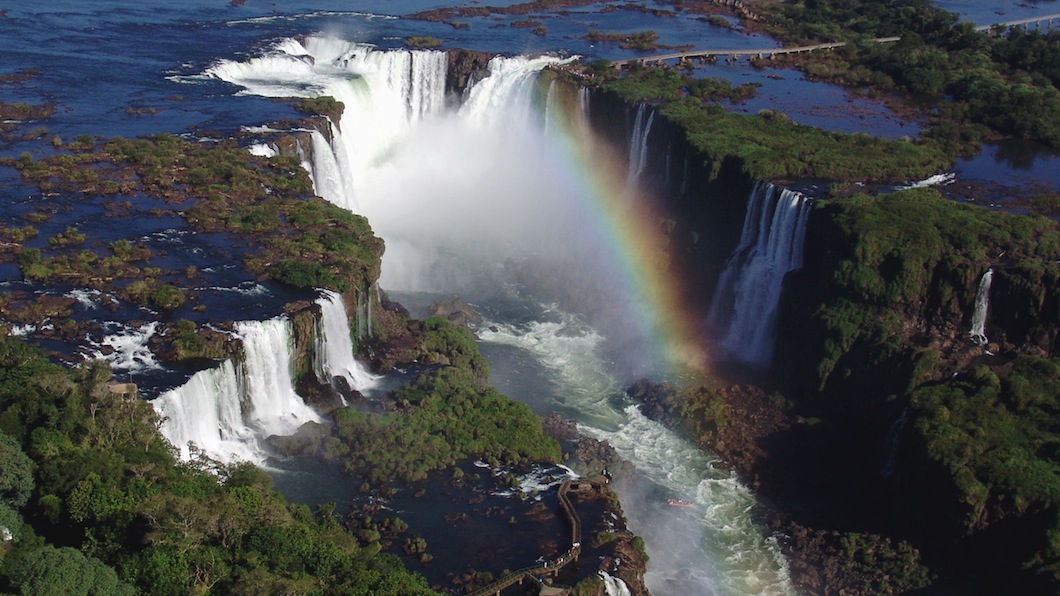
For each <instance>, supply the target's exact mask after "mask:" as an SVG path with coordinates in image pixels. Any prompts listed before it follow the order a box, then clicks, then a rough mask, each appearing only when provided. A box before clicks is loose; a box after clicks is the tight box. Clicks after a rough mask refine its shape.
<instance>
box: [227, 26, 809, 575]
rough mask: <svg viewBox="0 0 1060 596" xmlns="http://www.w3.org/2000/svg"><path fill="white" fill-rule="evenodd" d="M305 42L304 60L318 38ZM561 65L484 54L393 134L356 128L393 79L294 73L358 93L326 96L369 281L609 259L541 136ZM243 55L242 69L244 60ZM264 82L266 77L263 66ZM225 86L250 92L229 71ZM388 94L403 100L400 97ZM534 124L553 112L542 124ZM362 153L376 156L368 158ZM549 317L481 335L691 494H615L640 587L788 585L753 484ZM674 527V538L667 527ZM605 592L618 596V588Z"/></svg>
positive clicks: (587, 342)
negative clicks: (542, 79)
mask: <svg viewBox="0 0 1060 596" xmlns="http://www.w3.org/2000/svg"><path fill="white" fill-rule="evenodd" d="M282 45H283V44H281V46H282ZM305 47H306V48H308V49H306V50H305V52H306V53H307V54H308V53H310V50H311V49H312V48H313V47H314V42H311V41H310V42H307V43H306V46H305ZM314 51H315V50H314ZM328 53H329V54H340V53H339V52H334V51H332V52H328ZM399 53H400V52H399ZM380 58H381V57H380ZM312 62H313V63H314V64H317V65H321V64H325V63H327V60H325V59H324V58H323V56H322V55H315V60H314V61H312ZM563 62H564V60H562V59H559V58H554V57H548V56H543V57H537V58H527V57H513V58H504V57H497V58H494V59H493V60H492V61H491V62H490V65H489V73H488V75H487V76H486V77H485V78H483V79H482V80H480V81H478V82H476V83H475V84H474V85H473V86H472V87H470V88H469V90H467V92H466V94H465V103H464V105H463V106H461V107H460V108H459V110H456V111H449V112H446V113H438V114H437V115H436V117H430V115H431V114H433V113H434V112H430V111H427V112H422V113H421V114H422V116H421V117H420V119H419V121H418V122H417V124H416V125H415V126H412V122H413V118H412V116H410V112H409V111H408V110H404V109H403V110H401V112H402V114H403V115H402V117H403V118H405V120H404V124H403V125H402V127H393V128H394V129H395V130H396V129H397V128H401V130H402V131H404V132H403V133H402V134H396V133H395V134H391V135H389V136H387V135H381V134H377V133H376V132H373V131H372V130H367V131H365V133H364V134H361V128H360V127H359V125H357V124H355V123H358V122H364V121H365V120H371V119H374V118H380V119H382V120H386V119H388V118H390V117H391V116H390V115H389V114H388V113H386V112H385V109H386V108H385V107H377V106H376V104H375V103H373V102H374V101H375V100H376V96H377V95H378V97H391V98H394V97H399V96H401V94H402V93H405V92H406V91H405V90H404V89H403V88H401V89H399V88H398V87H400V85H398V84H397V83H395V82H394V80H391V79H388V78H387V77H384V76H375V77H373V76H370V75H368V74H365V75H360V74H353V75H350V73H351V72H352V68H353V64H354V62H352V61H351V62H344V61H342V60H339V61H338V62H336V64H337V66H335V67H334V68H332V67H326V68H318V69H316V70H313V72H312V74H307V75H303V76H305V77H306V81H305V82H303V86H302V87H299V92H304V90H305V85H308V84H310V83H312V84H314V85H316V87H317V89H318V91H317V94H325V93H327V90H328V89H332V88H333V87H334V85H335V84H336V83H335V82H334V80H333V79H334V78H336V77H338V78H340V79H342V77H347V78H348V79H349V80H347V79H342V80H343V84H345V85H346V86H347V87H356V91H357V94H360V95H356V97H355V98H354V99H355V101H347V100H346V99H345V98H343V97H340V96H338V95H336V97H337V98H338V99H340V100H342V101H343V102H344V104H345V105H346V108H345V111H344V113H343V116H342V120H341V122H340V123H339V127H338V128H340V129H341V130H342V131H343V132H344V133H345V135H344V136H343V141H342V142H343V143H344V144H345V149H346V151H345V153H346V156H347V160H348V161H347V162H346V164H343V163H341V162H340V163H339V167H344V165H345V167H348V169H349V171H350V172H351V174H350V176H351V177H352V178H354V179H355V182H356V184H355V187H354V188H353V190H352V192H354V193H355V194H357V200H356V202H355V203H353V202H347V203H345V204H347V205H353V204H356V206H357V208H358V209H359V211H358V212H359V213H361V214H362V215H365V216H366V217H367V218H368V219H369V221H370V222H371V223H372V227H373V229H374V230H375V231H376V232H377V233H378V234H379V235H380V236H381V237H382V238H384V239H385V241H386V243H387V251H386V254H385V255H384V260H383V277H382V279H381V280H380V282H379V283H380V285H382V286H384V287H386V288H387V289H388V290H390V291H423V290H428V291H430V290H433V291H441V292H445V293H446V294H449V295H452V293H454V292H460V291H461V289H460V288H461V287H462V286H460V283H461V279H459V278H458V277H457V275H458V274H459V273H460V271H456V270H462V272H463V273H464V274H468V272H469V271H470V270H472V269H473V264H476V263H477V261H476V260H475V259H476V258H483V257H485V258H487V259H489V260H490V262H491V263H497V262H503V261H504V259H505V258H506V257H508V256H513V257H516V258H518V257H522V256H525V255H529V254H533V255H535V256H541V255H542V254H544V256H546V257H554V256H555V255H553V254H551V253H562V254H560V256H562V257H565V258H570V255H571V254H572V253H573V254H575V255H577V256H578V257H579V258H580V257H581V256H582V254H583V252H582V251H583V250H584V251H585V252H586V253H588V254H591V251H592V250H597V251H598V252H606V251H605V250H604V249H602V248H600V246H599V244H591V245H590V246H589V247H588V249H586V247H584V246H582V245H579V244H577V243H578V242H585V243H587V244H588V243H592V242H594V240H593V239H592V238H591V234H590V233H588V231H587V230H586V229H585V228H584V225H585V223H584V220H579V219H577V218H576V217H574V215H575V213H572V208H573V207H574V206H579V205H582V204H584V202H585V197H584V196H583V195H582V194H580V193H584V192H585V189H583V188H579V187H577V184H576V183H573V182H572V181H571V179H570V178H569V177H567V176H565V174H566V173H567V172H568V171H569V169H570V168H569V165H570V164H569V163H567V160H568V156H567V154H564V153H563V152H561V151H557V150H555V148H554V146H555V144H556V143H559V142H560V139H559V138H558V137H550V136H549V135H550V132H557V131H550V130H549V128H552V127H553V124H552V123H551V119H550V118H549V114H548V110H549V109H550V108H549V106H548V105H547V104H546V105H544V106H542V105H540V104H535V101H534V91H535V90H536V79H537V75H538V73H539V71H540V70H541V69H542V68H543V67H545V66H547V65H554V64H561V63H563ZM247 64H248V65H253V64H254V60H251V61H250V62H248V63H247ZM300 72H301V71H300ZM260 76H261V78H266V79H267V78H268V77H270V76H272V74H271V73H269V72H263V73H260ZM322 79H323V80H322ZM232 82H235V83H237V84H240V85H244V86H247V85H246V84H245V83H244V82H243V81H241V80H232ZM437 84H438V85H444V76H439V79H438V82H437ZM247 88H248V90H249V91H250V92H255V91H254V89H253V88H251V87H249V86H247ZM329 94H331V93H329ZM362 96H363V97H362ZM368 96H372V97H371V99H372V101H369V99H367V97H368ZM545 99H546V100H547V98H545ZM587 100H588V96H587V95H586V94H585V93H583V92H580V93H579V97H578V101H579V103H580V104H582V105H583V106H584V107H585V108H587V105H588V104H587ZM394 103H397V104H398V105H401V106H407V105H408V104H409V102H408V101H406V100H405V99H401V100H395V102H394ZM542 108H544V112H542ZM377 109H379V110H384V113H377V112H376V110H377ZM584 113H585V112H584V110H583V114H584ZM556 115H557V121H556V124H558V123H559V120H558V117H559V114H556ZM653 116H654V113H653V112H647V113H644V112H642V113H641V118H640V122H639V123H638V124H637V127H636V128H637V129H638V131H639V132H638V133H637V136H638V140H637V142H636V144H635V145H636V149H635V153H636V155H635V156H632V157H633V158H632V159H631V164H632V166H633V168H632V169H633V170H636V171H637V175H638V176H639V174H640V171H641V170H643V169H644V168H645V167H646V163H647V154H646V151H647V149H646V148H647V145H646V139H647V136H648V134H649V132H650V125H651V122H652V120H653ZM545 120H549V125H548V127H546V126H545ZM583 124H584V122H582V125H583ZM555 128H557V129H558V128H559V127H558V126H555ZM355 131H356V132H355ZM335 153H336V154H338V152H337V151H336V152H335ZM366 155H373V156H376V158H374V159H365V158H364V156H366ZM545 173H548V174H549V175H543V174H545ZM551 174H555V175H551ZM620 175H621V174H620ZM314 179H315V178H314ZM618 192H619V193H621V190H618ZM579 226H582V227H579ZM483 253H488V254H483ZM582 264H583V265H584V267H583V269H584V268H588V267H593V266H595V265H596V261H590V260H589V259H585V260H583V261H582ZM439 274H441V276H440V277H439ZM432 275H433V276H435V277H431V276H432ZM490 281H492V280H490ZM478 287H481V286H478ZM370 303H371V300H368V299H367V297H366V298H365V299H364V302H363V304H362V299H361V297H360V296H359V297H358V306H357V309H358V318H359V319H360V312H361V311H362V310H366V309H367V308H369V306H370ZM555 314H556V313H555V312H554V311H550V312H546V313H538V314H537V315H534V317H535V318H534V320H533V321H529V322H527V321H526V320H524V323H527V324H528V325H529V327H528V328H524V327H520V328H518V329H515V328H512V327H511V326H509V325H508V324H507V323H505V322H498V324H497V325H496V326H495V330H492V331H491V330H490V329H489V328H487V329H486V330H481V331H480V333H481V334H482V337H483V340H484V341H487V342H490V341H492V342H497V343H509V344H510V345H515V346H518V347H519V348H522V349H524V350H526V351H527V353H529V354H531V355H532V357H533V358H535V359H537V360H539V361H540V362H541V364H542V365H543V366H545V367H546V368H547V369H549V370H550V371H552V372H554V373H555V376H554V379H553V380H552V381H550V382H553V383H556V384H559V385H561V386H562V388H563V391H562V394H563V397H562V398H560V399H562V400H567V401H562V402H560V403H554V404H551V405H550V406H549V407H550V408H551V409H560V410H563V411H566V412H571V413H576V414H577V416H578V419H579V422H580V423H581V424H582V425H583V426H582V428H583V430H584V431H585V432H586V433H587V434H589V435H590V436H595V437H597V438H601V439H607V440H609V441H611V442H612V443H613V444H614V445H615V446H616V448H617V449H618V450H619V452H620V453H621V455H622V456H624V457H626V458H628V459H630V460H631V461H633V462H634V464H635V465H636V466H637V468H638V470H640V471H642V472H643V473H644V474H645V477H646V478H649V479H650V482H649V485H650V486H649V488H648V489H647V490H649V491H650V492H652V491H654V492H659V493H662V494H663V495H667V494H668V495H677V496H682V497H686V498H692V499H695V501H696V503H697V505H698V507H699V508H700V509H698V510H696V511H688V510H680V511H677V510H674V509H672V508H669V507H667V506H666V504H665V503H666V501H665V496H663V498H662V499H659V498H657V497H658V496H659V495H653V497H652V498H651V499H650V500H648V501H644V500H641V499H638V498H637V495H635V494H628V493H627V494H620V496H621V497H622V499H623V502H629V503H630V506H629V507H627V514H628V515H629V517H630V523H631V527H633V529H634V531H637V532H638V533H640V534H642V535H643V536H644V537H645V538H644V539H645V542H646V544H647V547H648V550H649V552H650V553H651V555H652V569H653V571H652V572H651V573H650V579H649V580H648V581H649V586H652V585H654V586H655V589H656V590H663V586H667V585H670V583H671V582H675V581H676V582H678V583H679V585H681V586H683V587H688V590H687V593H693V592H695V593H703V592H717V591H719V590H724V591H729V592H733V593H747V594H762V593H773V594H785V593H790V592H791V586H790V580H789V579H788V576H787V569H786V566H785V563H784V561H783V557H782V556H781V555H780V552H779V549H778V548H777V546H776V544H775V542H773V541H772V540H771V539H769V538H768V537H766V536H764V535H763V532H762V528H760V527H759V526H758V524H757V522H756V521H755V520H754V519H753V517H752V516H751V515H750V514H749V513H748V512H749V511H750V509H751V508H752V506H753V504H754V497H753V495H752V494H751V493H750V491H749V490H748V489H747V488H746V487H744V486H743V485H742V484H741V483H740V482H739V480H738V479H737V478H736V477H735V476H734V474H732V473H731V472H727V471H725V470H720V469H717V468H715V467H714V466H712V465H711V462H712V461H714V459H716V458H712V457H711V456H710V455H709V454H705V453H703V452H702V451H701V450H699V449H697V448H696V447H695V446H694V445H692V444H691V443H689V442H687V441H684V440H682V439H681V438H679V437H678V436H677V434H676V433H674V432H672V431H670V430H668V429H666V428H665V427H663V426H662V425H660V424H657V423H654V422H651V421H649V420H647V419H646V418H644V416H643V415H641V414H640V412H639V410H638V409H637V408H636V407H632V406H630V405H629V403H628V401H625V400H624V398H622V397H621V390H620V385H619V384H620V381H619V380H618V379H616V378H614V377H612V376H610V374H609V373H608V372H607V371H608V370H610V368H609V365H608V364H607V362H608V361H607V360H605V359H604V356H603V355H602V351H603V349H602V347H601V345H600V344H601V342H602V336H601V335H599V334H597V333H596V332H595V331H593V330H591V329H589V328H588V327H587V326H585V325H584V324H579V325H573V326H572V325H571V324H569V322H562V323H558V324H557V323H555V322H552V323H549V322H547V321H549V320H551V319H550V317H554V316H555ZM574 329H576V331H573V332H572V330H574ZM550 330H551V331H550ZM358 333H360V331H359V330H358ZM554 342H559V343H560V345H561V346H568V347H571V350H573V351H574V352H575V353H576V354H577V355H578V356H575V355H572V354H570V353H568V351H567V350H565V349H559V348H557V349H550V348H549V347H548V346H551V345H553V343H554ZM557 359H558V360H557ZM534 393H535V394H538V393H539V392H537V391H535V392H534ZM524 401H525V400H524ZM627 499H629V500H628V501H627ZM662 522H665V523H662ZM675 525H676V526H678V527H680V528H681V529H682V531H680V532H676V531H674V526H675ZM613 588H614V589H620V588H619V587H618V586H617V584H616V585H615V586H613ZM663 591H665V590H663Z"/></svg>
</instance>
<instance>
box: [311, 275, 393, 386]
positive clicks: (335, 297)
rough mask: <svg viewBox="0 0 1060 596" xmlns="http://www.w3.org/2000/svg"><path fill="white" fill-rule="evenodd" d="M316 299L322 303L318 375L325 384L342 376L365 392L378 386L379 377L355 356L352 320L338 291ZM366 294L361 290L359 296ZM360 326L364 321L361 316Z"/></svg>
mask: <svg viewBox="0 0 1060 596" xmlns="http://www.w3.org/2000/svg"><path fill="white" fill-rule="evenodd" d="M322 293H323V296H321V297H320V298H319V299H317V304H318V305H320V320H319V321H317V330H316V360H315V362H316V374H317V378H318V379H319V380H320V381H321V382H322V383H329V384H330V383H332V382H333V381H332V380H333V379H334V378H335V377H341V378H343V379H345V380H346V383H347V384H348V385H349V387H350V388H351V389H355V390H357V391H364V390H366V389H370V388H372V387H373V386H375V384H376V381H377V380H378V378H377V377H375V376H374V375H372V374H371V373H370V372H368V370H367V369H366V368H365V367H364V365H363V364H361V363H360V362H358V361H357V359H356V358H354V356H353V341H352V340H351V339H350V323H349V319H348V318H347V316H346V306H345V305H344V304H343V302H342V295H341V294H339V293H338V292H332V291H330V290H324V291H323V292H322ZM361 294H364V292H361V293H359V294H358V296H360V295H361ZM357 326H358V328H360V326H361V322H360V320H359V317H358V321H357Z"/></svg>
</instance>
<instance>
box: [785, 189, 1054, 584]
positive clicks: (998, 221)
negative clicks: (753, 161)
mask: <svg viewBox="0 0 1060 596" xmlns="http://www.w3.org/2000/svg"><path fill="white" fill-rule="evenodd" d="M807 237H808V238H814V239H815V240H814V241H813V242H811V243H810V244H809V245H808V246H807V249H808V250H809V251H810V252H809V253H807V261H806V262H807V265H806V267H805V268H804V269H803V270H802V271H800V272H798V273H796V274H794V275H793V276H792V278H791V280H790V281H791V285H790V293H789V294H788V301H787V303H786V306H785V307H784V308H785V309H786V313H784V314H782V315H781V321H782V323H781V328H780V334H779V336H778V341H779V343H780V345H781V346H792V345H797V346H798V349H795V350H789V349H785V348H783V347H782V348H781V349H785V352H784V354H785V357H784V358H782V359H778V360H777V361H776V364H775V368H776V370H775V371H774V374H775V378H777V379H783V385H784V388H785V390H786V391H789V392H790V393H789V395H790V396H792V398H793V401H794V402H795V408H796V410H797V411H798V412H799V413H800V414H801V415H803V416H805V417H806V418H805V419H809V418H810V417H817V418H819V419H820V420H821V422H820V423H819V424H818V425H816V426H813V427H811V426H809V425H799V427H800V428H801V430H797V431H795V432H798V433H801V435H802V436H803V437H804V439H807V438H810V437H814V438H815V439H814V440H817V441H820V442H821V444H822V445H827V446H828V447H821V450H820V452H819V453H820V455H821V456H822V459H828V460H830V461H832V464H831V465H834V466H836V471H838V470H842V469H844V468H848V467H849V466H851V465H852V462H853V461H855V459H857V458H860V459H858V461H861V459H864V458H866V457H868V458H871V457H874V456H875V457H879V455H878V454H879V449H880V445H881V444H882V443H883V441H884V437H885V436H886V434H887V432H888V429H889V422H888V421H893V420H894V418H895V417H896V416H897V414H898V410H899V409H900V407H901V404H904V403H907V402H908V404H909V410H908V420H909V422H908V423H907V428H910V429H913V430H912V431H906V434H905V435H904V436H905V437H909V436H910V434H912V435H913V437H912V438H911V439H909V438H903V439H902V440H903V441H904V443H901V445H902V446H901V449H900V451H899V453H898V454H897V455H896V457H897V460H896V461H897V468H896V470H897V471H896V478H899V480H898V481H896V482H892V483H891V484H890V485H889V486H891V487H893V488H894V490H896V491H897V493H898V494H899V495H900V496H899V497H898V499H897V503H898V504H897V505H896V506H895V510H894V511H892V515H893V518H894V519H897V520H900V522H899V525H900V526H901V530H900V532H901V533H900V534H899V535H900V536H901V537H905V538H910V539H913V540H914V541H915V543H916V544H918V546H920V548H922V549H927V548H932V549H934V552H935V553H936V556H938V555H939V554H940V553H953V552H955V553H957V555H956V556H955V557H954V559H956V560H957V562H958V563H959V564H961V565H967V566H968V567H969V568H973V567H981V566H982V565H987V564H989V565H990V568H991V570H992V572H991V578H992V579H991V580H990V581H991V582H992V583H991V584H990V588H989V589H988V590H994V589H999V588H1001V587H1005V588H1011V589H1014V590H1016V591H1020V592H1023V593H1038V592H1040V593H1051V592H1054V591H1055V587H1056V586H1057V585H1060V550H1058V547H1056V546H1055V544H1056V540H1055V536H1058V535H1060V527H1058V526H1057V520H1058V519H1060V517H1058V507H1057V505H1058V503H1060V463H1058V462H1060V460H1058V459H1057V452H1056V449H1055V445H1056V444H1057V442H1058V436H1060V434H1058V432H1060V427H1058V426H1057V422H1056V421H1057V420H1058V417H1057V407H1058V403H1057V401H1056V396H1057V395H1060V364H1058V363H1057V361H1055V360H1049V359H1046V358H1042V357H1040V356H1039V355H1043V354H1052V355H1055V349H1056V343H1055V342H1056V337H1057V329H1060V310H1057V308H1056V305H1057V304H1060V268H1057V266H1056V261H1057V259H1060V227H1058V224H1057V223H1056V222H1055V221H1053V220H1050V219H1047V218H1045V217H1042V216H1038V215H1023V216H1021V215H1012V214H1006V213H1000V212H995V211H991V210H988V209H984V208H981V207H973V206H970V205H965V204H960V203H955V202H952V201H948V200H946V199H943V198H942V197H941V196H940V195H939V193H938V192H937V191H935V190H929V189H918V190H907V191H902V192H898V193H894V194H890V195H880V196H873V197H870V196H856V197H852V198H850V199H845V200H834V201H819V202H818V203H817V205H816V207H815V212H814V216H813V217H812V218H811V219H810V223H809V228H808V229H807ZM988 268H992V269H993V271H994V284H993V287H992V291H991V314H990V325H991V326H990V331H989V335H990V339H991V341H992V342H996V343H997V344H998V346H1000V347H998V346H994V345H991V346H990V349H991V350H995V351H997V352H998V353H999V356H998V357H994V358H991V359H989V360H981V359H982V349H981V348H979V347H978V346H976V345H974V344H973V343H972V342H971V341H970V340H969V339H968V330H969V328H970V326H971V322H970V318H971V315H972V312H973V306H974V302H975V294H976V288H977V286H978V283H979V280H980V278H981V277H982V275H983V273H984V272H985V271H986V270H987V269H988ZM1028 354H1033V355H1028ZM977 362H987V363H989V366H986V365H981V364H977ZM836 450H846V451H847V452H848V453H851V454H853V453H857V454H859V455H858V456H857V458H852V457H850V456H849V455H841V454H830V453H828V452H833V453H834V452H835V451H836ZM818 461H820V460H818ZM813 465H820V463H815V464H813ZM899 476H900V477H899ZM863 538H865V539H866V540H868V539H869V537H868V536H863ZM826 542H828V544H829V545H831V546H828V548H831V549H833V550H834V551H835V553H838V555H837V556H838V559H839V560H841V559H842V558H843V557H844V556H846V555H845V554H844V553H847V554H851V556H854V557H858V558H865V557H867V556H869V555H872V554H873V553H876V554H877V555H879V554H881V553H882V554H883V555H885V558H884V559H881V560H878V561H876V562H875V563H873V565H877V564H879V565H883V566H884V567H885V568H887V566H888V565H891V564H894V565H898V566H899V567H901V568H903V569H906V571H907V572H909V573H912V572H913V571H914V568H913V567H911V566H908V565H907V563H908V562H909V561H912V559H909V558H908V557H907V556H906V554H903V552H902V551H901V550H900V549H899V550H898V551H895V552H893V553H889V551H887V552H884V551H876V550H874V551H872V552H870V553H867V551H865V548H867V547H864V545H862V546H858V544H860V543H853V542H852V543H850V544H849V545H847V546H841V542H842V541H837V540H836V539H835V537H834V536H833V537H832V538H831V539H829V540H828V541H826ZM855 542H856V541H855ZM837 545H840V546H837ZM899 546H901V545H899ZM873 548H875V547H873ZM888 553H889V554H888ZM873 556H875V555H873ZM872 560H875V559H872ZM888 561H890V562H888ZM836 565H838V567H837V568H836V572H837V573H839V574H843V573H847V572H846V571H843V568H842V567H843V566H842V565H841V564H839V563H836ZM852 570H853V568H851V571H852ZM895 573H896V574H898V575H895V577H899V576H901V577H906V576H907V577H909V578H910V579H917V578H918V577H920V576H919V575H918V574H916V573H912V575H909V574H908V573H906V572H903V571H901V569H897V568H896V569H895ZM859 575H860V572H858V574H856V575H852V576H851V577H852V578H853V577H857V576H859ZM857 581H861V580H857ZM873 581H874V580H873ZM917 581H919V580H917Z"/></svg>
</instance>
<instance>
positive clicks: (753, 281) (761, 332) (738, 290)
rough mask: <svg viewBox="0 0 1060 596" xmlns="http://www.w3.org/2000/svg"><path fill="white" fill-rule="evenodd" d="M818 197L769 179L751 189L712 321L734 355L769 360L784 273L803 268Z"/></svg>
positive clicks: (759, 362)
mask: <svg viewBox="0 0 1060 596" xmlns="http://www.w3.org/2000/svg"><path fill="white" fill-rule="evenodd" d="M811 208H812V201H811V200H810V199H808V198H807V197H804V196H803V195H801V194H799V193H797V192H794V191H791V190H788V189H783V190H781V192H779V193H778V192H777V189H776V187H774V186H773V185H772V184H769V183H763V182H759V183H757V184H756V185H755V187H754V190H753V191H752V192H751V197H750V199H749V201H748V204H747V215H746V216H745V217H744V223H743V232H742V233H741V234H740V242H739V244H738V245H737V247H736V249H735V250H734V251H733V253H732V255H731V256H730V257H729V260H728V262H727V263H726V265H725V270H724V271H723V272H722V274H721V276H720V277H719V278H718V286H717V290H716V291H715V294H714V300H713V302H712V304H711V309H710V314H709V321H710V323H711V326H712V327H713V328H714V330H715V333H716V334H717V337H718V338H720V340H719V342H718V345H719V346H720V347H721V348H723V349H724V350H725V352H726V353H727V354H728V355H729V356H730V357H732V358H734V359H736V360H739V361H741V362H746V363H749V364H756V365H763V366H765V365H768V364H769V361H770V360H771V359H772V355H773V345H774V342H775V340H776V337H775V329H776V315H777V305H778V304H779V302H780V291H781V288H782V286H783V282H784V276H785V275H786V274H787V273H789V272H791V271H794V270H796V269H798V268H800V267H802V249H803V244H804V240H805V235H806V220H807V218H808V217H809V214H810V210H811Z"/></svg>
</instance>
